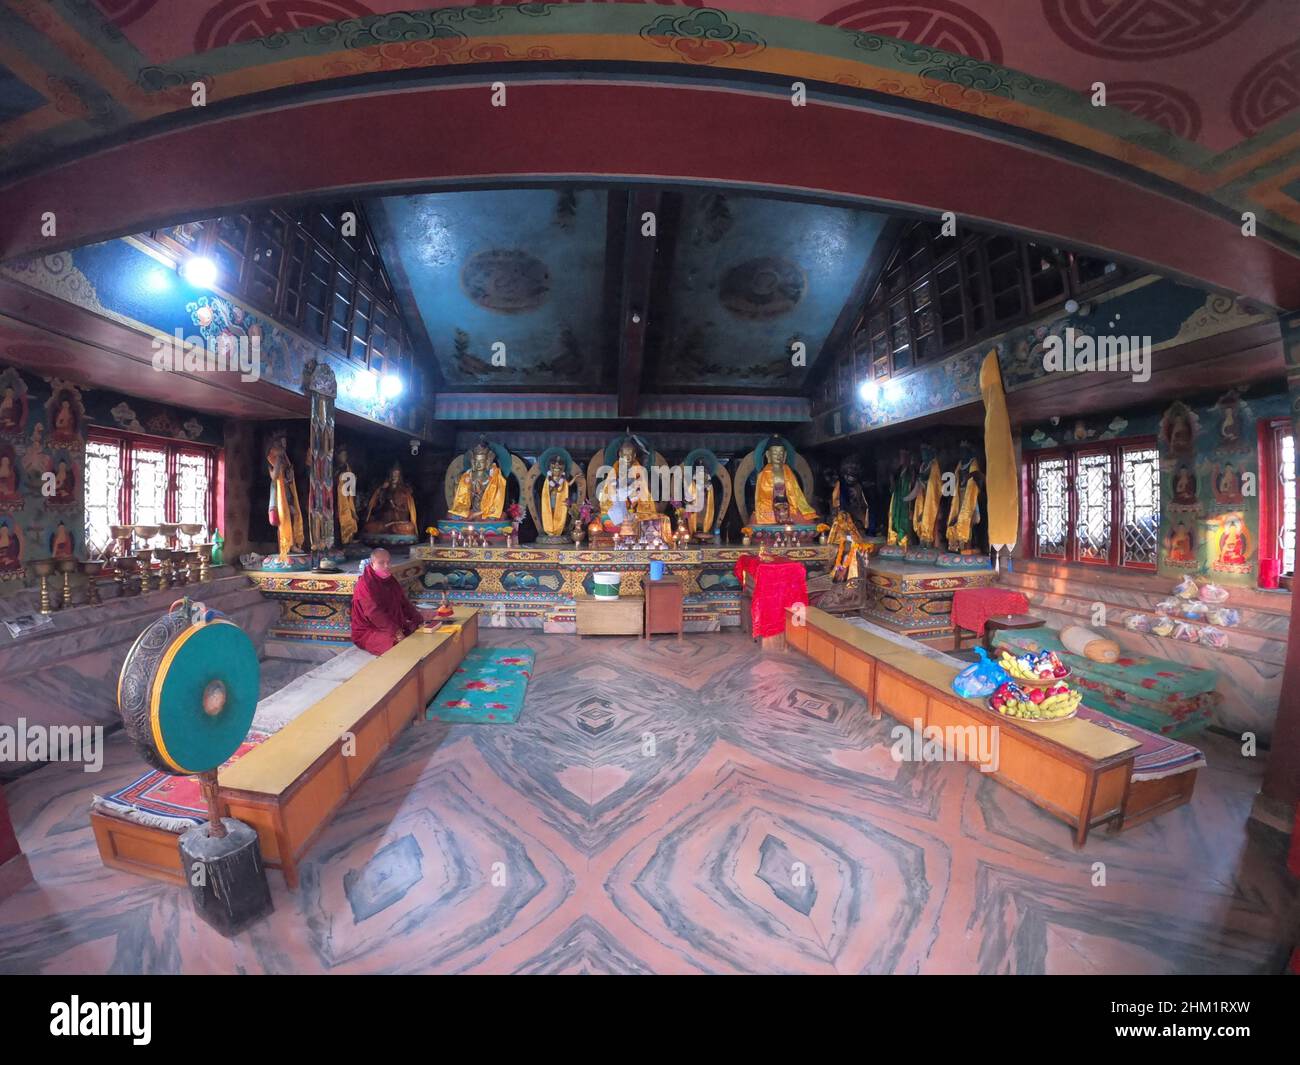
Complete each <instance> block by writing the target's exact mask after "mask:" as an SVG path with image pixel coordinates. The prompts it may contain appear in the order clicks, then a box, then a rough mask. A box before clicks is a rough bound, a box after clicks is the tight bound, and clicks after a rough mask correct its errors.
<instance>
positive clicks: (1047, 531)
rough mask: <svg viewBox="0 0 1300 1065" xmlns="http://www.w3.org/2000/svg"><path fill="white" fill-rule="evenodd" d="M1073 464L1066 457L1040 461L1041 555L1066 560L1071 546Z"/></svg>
mask: <svg viewBox="0 0 1300 1065" xmlns="http://www.w3.org/2000/svg"><path fill="white" fill-rule="evenodd" d="M1069 477H1070V463H1069V460H1068V459H1064V458H1046V459H1039V460H1038V461H1037V462H1035V464H1034V492H1035V496H1036V504H1037V506H1036V513H1037V525H1036V527H1035V533H1036V541H1037V544H1038V554H1039V555H1040V556H1045V557H1052V558H1064V557H1065V554H1066V549H1067V547H1068V545H1069V533H1070V525H1069V518H1070V506H1069Z"/></svg>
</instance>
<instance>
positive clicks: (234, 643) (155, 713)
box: [117, 605, 261, 775]
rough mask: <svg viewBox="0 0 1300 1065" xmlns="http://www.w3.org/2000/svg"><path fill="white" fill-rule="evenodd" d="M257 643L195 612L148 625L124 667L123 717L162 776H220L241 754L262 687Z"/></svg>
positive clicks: (119, 700)
mask: <svg viewBox="0 0 1300 1065" xmlns="http://www.w3.org/2000/svg"><path fill="white" fill-rule="evenodd" d="M260 684H261V680H260V667H259V665H258V660H257V649H256V648H255V647H254V646H253V641H252V640H250V639H249V638H248V635H247V633H245V632H244V630H243V629H241V628H240V627H239V626H238V625H236V624H235V623H234V622H232V621H229V620H228V619H226V618H224V617H222V616H221V615H219V614H217V613H216V612H215V611H209V612H208V613H207V614H205V615H204V616H203V618H201V619H199V620H197V621H196V620H195V619H193V618H192V617H191V616H190V613H189V609H188V605H185V606H182V607H180V608H179V609H178V608H176V607H173V609H172V610H171V611H170V612H169V613H167V614H164V615H163V616H162V617H161V618H159V619H158V620H156V621H154V622H153V623H152V624H150V625H149V626H148V628H146V629H145V630H144V632H142V633H141V634H140V636H139V638H138V639H137V640H136V641H135V644H134V645H133V646H132V647H131V650H130V651H129V652H128V653H127V656H126V661H125V662H124V663H123V664H122V673H121V676H120V677H119V679H118V685H117V705H118V711H119V713H120V714H121V715H122V723H123V725H125V727H126V731H127V735H129V736H130V737H131V739H132V740H133V741H134V742H135V745H136V747H137V748H138V749H139V750H140V753H141V754H142V755H143V756H144V759H145V761H147V762H148V763H149V764H150V765H151V766H153V767H154V768H155V769H161V770H163V771H164V772H166V773H175V774H178V775H190V774H196V773H206V772H208V771H210V770H215V769H216V768H217V767H218V766H219V765H221V764H222V763H223V762H225V761H226V760H227V759H228V758H229V757H230V756H231V755H232V754H234V753H235V751H237V750H238V749H239V745H240V744H241V743H243V742H244V737H245V736H247V735H248V729H249V726H250V725H252V723H253V713H254V711H255V710H256V709H257V699H258V692H259V688H260Z"/></svg>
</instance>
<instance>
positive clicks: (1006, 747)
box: [785, 607, 1194, 846]
mask: <svg viewBox="0 0 1300 1065" xmlns="http://www.w3.org/2000/svg"><path fill="white" fill-rule="evenodd" d="M785 638H786V645H787V646H788V647H790V648H792V649H793V650H795V651H797V652H799V653H801V654H805V655H807V656H808V657H810V658H811V659H813V661H815V662H818V663H820V664H821V665H822V666H823V667H824V668H825V669H827V670H828V671H829V672H831V673H833V674H835V676H837V677H839V678H840V679H841V680H842V681H844V683H845V684H847V685H848V686H849V687H851V688H854V689H855V690H856V691H858V692H859V693H861V694H862V696H863V697H864V698H865V699H866V701H867V706H868V708H869V710H870V712H871V715H872V716H873V717H877V718H878V717H880V715H881V714H882V712H883V713H887V714H889V715H890V716H891V717H894V718H897V719H898V720H899V721H901V722H903V723H904V724H906V725H909V726H914V725H917V724H918V723H919V727H920V728H922V729H927V728H930V727H937V728H940V729H943V728H945V727H948V726H951V727H953V728H967V727H969V726H972V725H973V726H977V727H983V728H997V729H998V732H997V735H998V765H997V768H996V769H995V770H994V771H992V772H991V773H990V774H989V775H990V776H992V777H993V778H994V779H995V780H997V781H998V782H999V783H1001V784H1004V785H1006V786H1007V787H1009V788H1011V789H1012V790H1013V791H1015V792H1016V793H1017V794H1019V795H1022V796H1024V797H1025V798H1026V799H1028V800H1029V801H1030V802H1032V803H1034V804H1035V805H1036V806H1038V807H1040V808H1041V809H1044V810H1046V811H1047V812H1049V813H1051V814H1052V815H1054V816H1055V817H1059V818H1060V819H1061V820H1062V821H1064V822H1065V823H1066V824H1068V825H1070V826H1071V827H1072V828H1073V829H1074V841H1075V845H1076V846H1083V844H1084V843H1085V842H1086V841H1087V838H1088V831H1089V830H1090V829H1092V828H1095V827H1097V826H1098V825H1103V824H1109V825H1110V826H1111V827H1112V828H1113V829H1115V830H1119V829H1121V828H1123V827H1124V823H1125V817H1126V811H1128V810H1133V811H1134V813H1138V812H1144V808H1145V806H1146V805H1147V797H1143V796H1141V795H1134V794H1133V791H1134V784H1133V779H1132V778H1133V765H1134V760H1135V757H1136V755H1137V753H1138V749H1139V748H1140V747H1141V746H1142V745H1141V743H1140V742H1139V741H1138V740H1136V739H1134V738H1132V737H1131V736H1126V735H1123V734H1121V733H1119V732H1116V731H1115V730H1113V729H1109V728H1106V727H1104V726H1103V725H1101V724H1097V723H1095V722H1092V721H1088V720H1084V719H1081V718H1079V717H1074V718H1070V719H1067V720H1065V721H1054V722H1048V723H1044V724H1041V725H1022V724H1020V723H1019V722H1016V721H1013V720H1010V719H1008V718H1005V717H1003V716H1002V715H1001V714H998V713H995V712H994V711H992V710H990V709H988V707H986V706H985V705H984V702H983V700H979V699H964V698H962V697H961V696H960V695H957V694H955V693H954V692H953V690H952V679H953V677H955V676H956V675H957V673H958V672H960V669H959V667H957V666H955V665H952V664H950V663H947V662H944V661H939V660H936V659H935V658H934V657H931V656H930V655H927V654H924V653H922V652H921V651H911V650H908V649H907V648H905V647H901V646H899V645H898V644H897V643H895V642H893V641H892V640H888V639H885V638H884V637H882V636H877V635H874V634H872V633H870V632H867V631H864V630H863V629H861V628H858V627H857V626H855V625H853V624H850V623H849V622H848V621H845V620H843V619H841V618H837V617H834V616H832V615H830V614H827V613H826V612H825V611H822V610H818V609H817V608H816V607H809V608H807V609H804V610H800V609H799V608H795V609H792V610H790V611H787V614H786V628H785ZM1193 776H1194V774H1193ZM1160 787H1161V788H1162V789H1167V787H1168V785H1167V784H1164V785H1160ZM1189 794H1190V792H1189ZM1149 798H1150V800H1151V802H1153V803H1157V804H1158V805H1160V806H1161V807H1162V808H1167V806H1168V796H1167V795H1166V794H1163V793H1162V794H1161V795H1159V796H1156V795H1152V796H1150V797H1149ZM1135 800H1136V801H1135ZM1147 816H1149V814H1147Z"/></svg>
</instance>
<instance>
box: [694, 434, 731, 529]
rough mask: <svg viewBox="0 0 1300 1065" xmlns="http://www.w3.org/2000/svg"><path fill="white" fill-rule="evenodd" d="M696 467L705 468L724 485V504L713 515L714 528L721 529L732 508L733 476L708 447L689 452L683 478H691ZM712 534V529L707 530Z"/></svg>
mask: <svg viewBox="0 0 1300 1065" xmlns="http://www.w3.org/2000/svg"><path fill="white" fill-rule="evenodd" d="M696 466H703V467H704V470H705V472H706V473H707V474H708V475H709V476H710V477H716V478H717V479H718V482H719V483H720V484H721V485H722V504H721V505H720V506H719V507H718V508H717V510H716V511H715V512H714V515H713V526H714V528H719V527H721V525H722V519H723V518H725V517H726V516H727V510H728V508H729V507H730V506H731V474H730V473H729V472H728V471H727V467H726V465H724V463H723V462H722V460H721V459H720V458H718V456H717V455H715V454H714V453H713V452H712V451H710V450H709V449H708V448H707V447H697V448H696V449H695V450H694V451H691V452H688V453H687V455H686V457H685V458H684V459H682V477H683V478H686V477H689V476H690V473H691V471H692V470H693V469H695V467H696ZM707 531H708V532H712V531H713V530H712V529H709V530H707Z"/></svg>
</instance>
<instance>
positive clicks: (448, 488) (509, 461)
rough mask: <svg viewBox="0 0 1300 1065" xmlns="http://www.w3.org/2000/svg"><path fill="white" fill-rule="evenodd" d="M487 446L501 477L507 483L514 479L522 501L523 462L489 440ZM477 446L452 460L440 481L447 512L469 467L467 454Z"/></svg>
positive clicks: (472, 446) (526, 469)
mask: <svg viewBox="0 0 1300 1065" xmlns="http://www.w3.org/2000/svg"><path fill="white" fill-rule="evenodd" d="M487 445H488V447H490V448H491V449H492V453H493V454H494V455H496V459H497V466H499V467H500V469H501V475H502V476H503V477H505V479H506V480H507V481H509V480H510V478H511V477H513V478H514V479H515V487H516V488H518V489H519V495H520V498H521V499H522V498H523V495H524V481H525V479H526V478H527V477H528V467H527V466H525V465H524V460H523V459H521V458H520V457H519V456H518V455H513V454H511V453H510V452H509V451H507V450H506V448H505V447H504V446H503V445H501V444H494V443H492V441H491V440H489V441H488V442H487ZM477 446H478V445H477V444H472V445H470V446H469V447H468V448H466V449H465V450H464V451H463V452H461V453H460V454H459V455H457V456H456V457H455V458H454V459H452V460H451V464H450V465H449V466H448V467H447V474H446V476H445V477H443V479H442V493H443V495H444V496H445V497H446V499H447V509H448V510H450V509H451V505H452V503H454V502H455V501H456V484H457V482H458V481H459V480H460V475H461V474H462V473H464V472H465V469H466V467H467V466H469V454H470V452H471V451H473V450H474V448H475V447H477ZM506 505H507V506H509V503H508V502H507V504H506Z"/></svg>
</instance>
